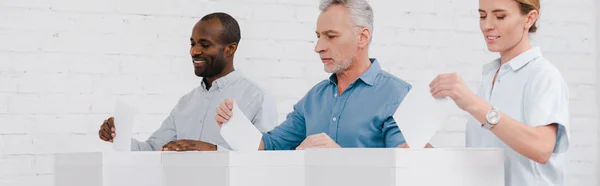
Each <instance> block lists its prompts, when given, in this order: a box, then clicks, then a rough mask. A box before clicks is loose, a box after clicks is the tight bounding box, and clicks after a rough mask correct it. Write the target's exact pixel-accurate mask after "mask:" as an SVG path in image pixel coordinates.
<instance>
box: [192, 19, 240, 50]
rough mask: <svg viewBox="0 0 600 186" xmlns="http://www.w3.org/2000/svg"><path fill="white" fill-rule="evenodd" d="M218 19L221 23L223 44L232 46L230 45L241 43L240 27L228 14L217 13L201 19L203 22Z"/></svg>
mask: <svg viewBox="0 0 600 186" xmlns="http://www.w3.org/2000/svg"><path fill="white" fill-rule="evenodd" d="M214 18H217V19H219V21H220V22H221V27H222V31H221V42H223V43H222V44H230V43H239V42H240V38H241V37H242V36H241V33H240V25H238V22H237V21H236V20H235V18H233V17H231V16H230V15H229V14H227V13H223V12H215V13H211V14H208V15H205V16H204V17H202V19H200V20H201V21H207V20H211V19H214Z"/></svg>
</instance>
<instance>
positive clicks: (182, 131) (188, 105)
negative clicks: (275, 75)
mask: <svg viewBox="0 0 600 186" xmlns="http://www.w3.org/2000/svg"><path fill="white" fill-rule="evenodd" d="M240 38H241V34H240V28H239V25H238V23H237V21H236V20H235V19H234V18H233V17H231V16H230V15H228V14H226V13H212V14H209V15H206V16H204V17H203V18H202V19H201V20H200V21H198V22H197V23H196V25H195V26H194V28H193V30H192V36H191V38H190V44H191V48H190V55H191V57H192V61H191V62H192V64H193V67H194V73H195V74H196V76H198V77H202V83H201V85H200V86H199V87H197V88H195V89H194V90H192V91H191V92H190V93H188V94H186V95H185V96H183V97H182V98H181V100H180V101H179V103H178V104H177V105H176V106H175V108H174V109H173V110H172V111H171V113H170V115H169V116H168V117H167V118H166V119H165V120H164V121H163V123H162V126H161V127H160V128H159V129H158V130H157V131H156V132H154V134H152V136H150V138H148V140H147V141H145V142H140V141H137V140H135V139H132V145H131V150H133V151H157V150H161V151H213V150H217V147H219V149H223V148H224V149H229V146H228V145H227V143H226V142H225V140H224V139H223V138H222V137H221V135H220V134H219V130H220V128H219V126H218V125H217V123H216V121H215V120H214V115H215V114H216V113H215V110H216V109H217V107H218V106H219V105H220V103H221V101H222V100H223V99H225V98H233V99H235V100H237V103H238V106H239V107H240V109H241V110H242V112H243V113H244V114H245V115H246V117H247V118H248V119H250V120H251V122H252V123H253V124H254V125H255V126H256V128H258V129H259V130H260V131H262V132H266V131H269V130H271V129H273V128H274V127H275V125H276V121H277V120H276V119H277V109H276V108H275V102H274V101H273V100H272V98H270V97H269V96H267V95H268V94H267V93H266V92H265V91H264V90H263V89H261V88H259V87H258V86H257V85H256V84H254V83H253V82H252V81H250V80H248V79H247V78H246V77H244V76H243V75H242V74H241V73H240V72H238V71H235V69H234V65H233V56H234V53H235V51H236V50H237V47H238V43H239V41H240ZM118 125H119V124H116V126H117V127H118ZM98 134H99V136H100V139H102V140H104V141H110V142H112V140H113V138H114V137H115V122H114V119H113V118H112V117H111V118H108V119H107V120H105V121H104V123H103V124H102V126H101V127H100V130H99V131H98Z"/></svg>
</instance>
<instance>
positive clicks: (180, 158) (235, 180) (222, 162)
mask: <svg viewBox="0 0 600 186" xmlns="http://www.w3.org/2000/svg"><path fill="white" fill-rule="evenodd" d="M162 163H163V167H164V173H165V175H164V176H165V181H166V182H167V183H169V184H168V185H169V186H204V185H211V186H281V185H286V186H304V185H305V169H304V168H305V167H304V152H303V151H259V152H185V153H165V154H163V162H162Z"/></svg>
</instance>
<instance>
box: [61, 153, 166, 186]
mask: <svg viewBox="0 0 600 186" xmlns="http://www.w3.org/2000/svg"><path fill="white" fill-rule="evenodd" d="M54 164H55V165H54V170H55V171H54V172H55V174H54V175H55V177H54V183H55V184H54V185H55V186H163V185H165V184H164V182H163V179H162V178H163V176H162V167H161V153H159V152H135V153H132V152H90V153H71V154H56V155H55V160H54Z"/></svg>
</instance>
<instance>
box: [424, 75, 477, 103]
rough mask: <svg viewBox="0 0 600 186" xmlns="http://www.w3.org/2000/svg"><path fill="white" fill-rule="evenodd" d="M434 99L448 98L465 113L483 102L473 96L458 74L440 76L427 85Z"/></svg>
mask: <svg viewBox="0 0 600 186" xmlns="http://www.w3.org/2000/svg"><path fill="white" fill-rule="evenodd" d="M429 88H431V90H430V91H431V95H433V97H435V98H443V97H450V98H451V99H452V100H453V101H454V103H456V105H457V106H458V107H459V108H460V109H462V110H464V111H467V112H470V111H472V110H473V109H475V108H476V106H477V104H478V103H480V102H482V101H483V100H482V99H481V98H479V96H477V95H475V94H474V93H473V92H471V90H470V89H469V87H467V84H466V83H465V82H464V81H463V80H462V78H461V77H460V75H459V74H458V73H450V74H440V75H438V76H437V77H436V78H435V79H434V80H433V81H431V83H430V84H429Z"/></svg>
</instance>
